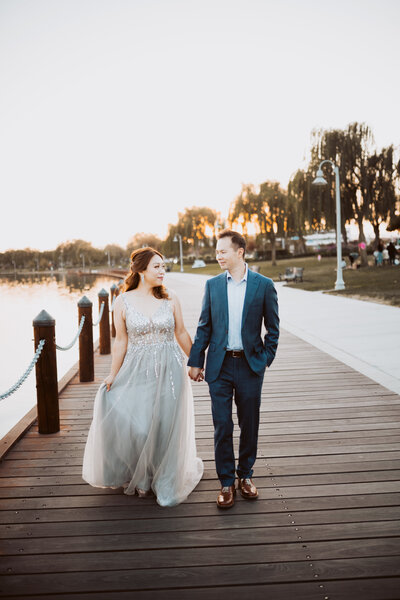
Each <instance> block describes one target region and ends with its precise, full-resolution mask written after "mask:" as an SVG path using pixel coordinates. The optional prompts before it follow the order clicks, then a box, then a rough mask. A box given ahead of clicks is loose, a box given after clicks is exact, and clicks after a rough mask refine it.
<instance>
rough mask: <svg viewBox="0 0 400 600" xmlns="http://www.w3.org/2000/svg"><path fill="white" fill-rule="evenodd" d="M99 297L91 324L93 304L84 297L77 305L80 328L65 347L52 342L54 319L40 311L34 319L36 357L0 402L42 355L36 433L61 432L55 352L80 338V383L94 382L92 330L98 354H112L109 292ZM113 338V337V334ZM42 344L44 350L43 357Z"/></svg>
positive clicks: (9, 394)
mask: <svg viewBox="0 0 400 600" xmlns="http://www.w3.org/2000/svg"><path fill="white" fill-rule="evenodd" d="M115 291H116V288H115V287H114V289H112V290H111V292H112V296H113V295H114V293H115ZM98 297H99V303H100V307H99V316H98V319H97V320H96V321H95V322H94V323H93V322H92V306H93V305H92V302H91V301H90V300H89V299H88V298H86V296H84V297H83V298H81V300H80V301H79V302H78V313H79V318H80V321H79V327H78V331H77V333H76V335H75V336H74V338H73V340H72V341H71V343H70V344H68V345H67V346H59V345H58V344H56V343H55V337H56V332H55V320H54V319H53V317H52V316H51V315H49V314H48V313H47V312H46V311H45V310H42V311H41V312H40V313H39V314H38V315H37V317H36V318H35V319H34V320H33V328H34V337H35V345H37V348H36V351H35V355H34V357H33V359H32V361H31V363H30V364H29V366H28V368H27V369H26V371H25V372H24V374H23V375H22V376H21V377H20V378H19V379H18V381H17V382H16V383H15V384H14V385H13V386H12V387H10V388H9V389H8V390H7V391H6V392H5V393H4V394H1V395H0V400H3V399H5V398H8V397H9V396H11V395H12V394H13V393H14V392H15V391H16V390H17V389H19V388H20V387H21V385H22V384H23V383H24V381H25V380H26V379H27V378H28V376H29V375H30V373H31V372H32V369H33V367H34V366H35V365H36V363H38V360H39V358H40V357H41V356H42V358H41V360H40V361H39V363H38V364H37V365H36V395H37V407H38V430H39V433H56V432H57V431H59V430H60V419H59V406H58V390H59V387H58V378H57V357H56V350H62V351H66V350H70V349H71V348H72V347H73V346H74V344H75V343H76V341H77V340H78V339H79V379H80V381H81V382H84V381H94V364H93V363H94V357H93V354H94V348H93V327H96V326H97V325H99V352H100V354H109V353H110V351H111V345H110V323H109V312H110V311H109V307H108V293H107V292H106V290H104V289H102V290H101V291H100V292H99V293H98ZM116 297H117V294H116V295H115V298H113V302H112V306H111V313H112V311H113V309H114V304H115V300H116ZM85 325H86V326H85ZM81 334H82V335H81ZM113 335H114V336H115V332H114V333H113ZM45 344H46V348H45V350H44V352H43V354H42V350H43V348H44V346H45Z"/></svg>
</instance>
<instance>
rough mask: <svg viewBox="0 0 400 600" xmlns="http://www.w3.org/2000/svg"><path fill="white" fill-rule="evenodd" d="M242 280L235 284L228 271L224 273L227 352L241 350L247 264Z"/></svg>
mask: <svg viewBox="0 0 400 600" xmlns="http://www.w3.org/2000/svg"><path fill="white" fill-rule="evenodd" d="M245 265H246V270H245V273H244V275H243V277H242V279H241V280H240V281H238V282H236V281H235V280H234V279H233V277H232V275H231V274H230V273H229V271H227V272H226V279H227V291H228V315H229V321H228V322H229V326H228V347H227V349H228V350H243V342H242V314H243V306H244V297H245V295H246V287H247V272H248V266H247V263H245Z"/></svg>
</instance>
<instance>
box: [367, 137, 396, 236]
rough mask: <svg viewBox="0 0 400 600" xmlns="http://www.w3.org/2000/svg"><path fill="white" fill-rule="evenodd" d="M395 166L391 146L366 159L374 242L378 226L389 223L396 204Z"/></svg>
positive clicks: (370, 218)
mask: <svg viewBox="0 0 400 600" xmlns="http://www.w3.org/2000/svg"><path fill="white" fill-rule="evenodd" d="M396 178H397V168H396V165H395V164H394V161H393V146H389V147H388V148H383V149H382V150H381V152H380V153H379V154H378V153H375V154H373V155H372V156H370V157H369V160H368V173H367V181H368V195H369V214H368V216H369V220H370V222H371V223H372V225H373V228H374V232H375V243H376V245H378V243H379V240H380V234H379V228H380V225H381V224H382V223H386V224H387V225H388V224H389V220H390V217H391V215H393V214H394V208H395V205H396V200H397V198H396V191H395V185H396Z"/></svg>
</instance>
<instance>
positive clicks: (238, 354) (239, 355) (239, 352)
mask: <svg viewBox="0 0 400 600" xmlns="http://www.w3.org/2000/svg"><path fill="white" fill-rule="evenodd" d="M226 354H227V356H232V358H243V356H244V352H243V350H227V351H226Z"/></svg>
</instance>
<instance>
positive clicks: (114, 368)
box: [104, 296, 128, 392]
mask: <svg viewBox="0 0 400 600" xmlns="http://www.w3.org/2000/svg"><path fill="white" fill-rule="evenodd" d="M123 309H124V304H123V300H122V298H121V297H120V296H118V297H117V299H116V301H115V304H114V325H115V332H116V336H115V341H114V344H113V349H112V359H111V372H110V375H109V376H108V377H107V378H106V379H105V380H104V383H105V384H106V385H107V392H108V391H109V390H110V388H111V386H112V384H113V382H114V379H115V377H116V375H117V373H118V371H119V370H120V368H121V365H122V363H123V362H124V358H125V354H126V349H127V347H128V333H127V331H126V325H125V318H124V314H123V313H124V310H123Z"/></svg>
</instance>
